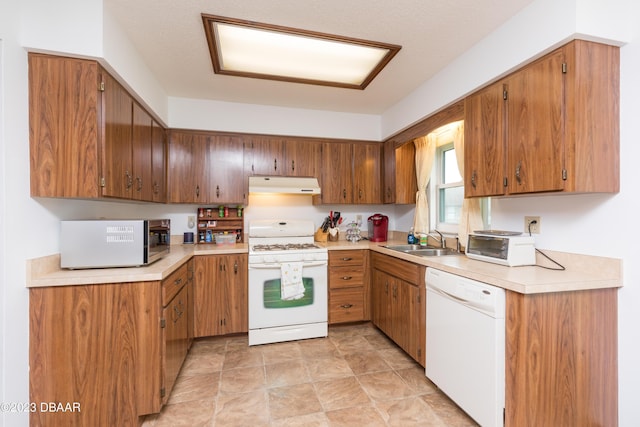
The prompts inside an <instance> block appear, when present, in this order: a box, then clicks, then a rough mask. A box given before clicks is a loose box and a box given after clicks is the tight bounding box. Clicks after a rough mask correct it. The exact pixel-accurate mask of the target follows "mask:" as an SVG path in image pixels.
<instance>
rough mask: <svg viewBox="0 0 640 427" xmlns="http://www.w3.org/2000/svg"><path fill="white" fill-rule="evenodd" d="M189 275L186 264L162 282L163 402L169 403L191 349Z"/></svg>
mask: <svg viewBox="0 0 640 427" xmlns="http://www.w3.org/2000/svg"><path fill="white" fill-rule="evenodd" d="M189 288H190V284H189V278H188V265H187V264H184V265H182V267H180V268H179V269H178V270H176V271H175V272H174V273H172V274H171V275H170V276H169V277H167V278H166V279H165V280H163V281H162V294H163V308H162V318H161V320H160V322H161V324H160V326H161V328H162V331H163V339H162V348H161V351H162V360H163V362H164V368H163V374H164V377H163V386H162V388H161V396H162V403H167V401H168V400H169V394H170V393H171V390H172V389H173V385H174V384H175V381H176V378H177V377H178V373H179V372H180V368H181V367H182V362H184V359H185V357H187V352H188V351H189V344H190V341H189V339H190V338H189V320H188V319H189Z"/></svg>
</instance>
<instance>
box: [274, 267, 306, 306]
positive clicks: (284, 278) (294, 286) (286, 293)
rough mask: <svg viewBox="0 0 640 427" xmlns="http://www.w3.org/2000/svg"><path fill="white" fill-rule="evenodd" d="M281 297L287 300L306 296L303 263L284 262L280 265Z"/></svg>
mask: <svg viewBox="0 0 640 427" xmlns="http://www.w3.org/2000/svg"><path fill="white" fill-rule="evenodd" d="M280 274H281V278H280V298H281V299H283V300H286V301H290V300H296V299H300V298H302V297H304V283H302V263H301V262H283V263H282V265H281V266H280Z"/></svg>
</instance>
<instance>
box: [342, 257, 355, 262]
mask: <svg viewBox="0 0 640 427" xmlns="http://www.w3.org/2000/svg"><path fill="white" fill-rule="evenodd" d="M352 259H353V258H351V257H348V256H346V257H344V258H342V261H351V260H352Z"/></svg>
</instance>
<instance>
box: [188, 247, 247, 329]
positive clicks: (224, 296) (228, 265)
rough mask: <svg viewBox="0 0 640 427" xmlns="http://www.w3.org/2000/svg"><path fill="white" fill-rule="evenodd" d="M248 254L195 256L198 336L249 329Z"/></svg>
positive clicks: (195, 302)
mask: <svg viewBox="0 0 640 427" xmlns="http://www.w3.org/2000/svg"><path fill="white" fill-rule="evenodd" d="M247 261H248V255H247V254H227V255H199V256H196V257H195V276H194V310H193V316H194V317H193V322H194V324H193V328H194V336H195V337H208V336H214V335H225V334H233V333H240V332H248V330H249V314H248V294H247V292H248V288H247V286H248V284H247V281H248V278H247V274H248V270H247Z"/></svg>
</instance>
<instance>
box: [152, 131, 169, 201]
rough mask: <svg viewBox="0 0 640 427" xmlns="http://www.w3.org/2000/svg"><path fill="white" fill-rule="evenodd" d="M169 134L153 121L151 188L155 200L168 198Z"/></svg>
mask: <svg viewBox="0 0 640 427" xmlns="http://www.w3.org/2000/svg"><path fill="white" fill-rule="evenodd" d="M166 140H167V135H166V132H165V130H164V129H163V128H162V126H160V125H159V124H158V123H157V122H156V121H155V120H153V121H152V123H151V188H152V190H151V191H152V193H153V201H154V202H164V201H166V200H167V176H166V168H167V153H166V151H167V150H166Z"/></svg>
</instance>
